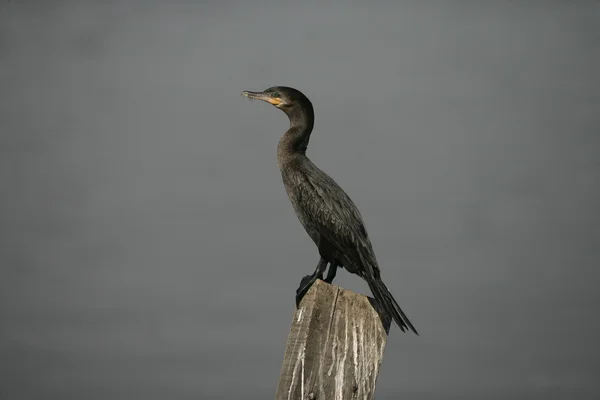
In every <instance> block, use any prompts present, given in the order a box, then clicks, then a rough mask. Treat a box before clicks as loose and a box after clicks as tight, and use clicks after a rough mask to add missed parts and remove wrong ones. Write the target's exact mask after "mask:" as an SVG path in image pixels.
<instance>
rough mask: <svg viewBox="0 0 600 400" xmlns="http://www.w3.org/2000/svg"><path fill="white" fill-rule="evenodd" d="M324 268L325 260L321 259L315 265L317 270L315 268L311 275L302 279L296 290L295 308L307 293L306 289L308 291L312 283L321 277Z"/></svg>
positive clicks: (325, 265) (325, 266)
mask: <svg viewBox="0 0 600 400" xmlns="http://www.w3.org/2000/svg"><path fill="white" fill-rule="evenodd" d="M326 268H327V260H325V259H324V258H321V259H320V260H319V263H318V264H317V268H315V272H314V273H313V274H312V275H306V276H305V277H304V278H302V281H301V282H300V286H299V287H298V289H297V290H296V307H299V306H300V301H301V300H302V298H303V297H304V295H305V294H306V292H308V289H310V287H311V286H312V285H313V283H315V281H316V280H317V279H318V278H319V277H323V272H325V269H326Z"/></svg>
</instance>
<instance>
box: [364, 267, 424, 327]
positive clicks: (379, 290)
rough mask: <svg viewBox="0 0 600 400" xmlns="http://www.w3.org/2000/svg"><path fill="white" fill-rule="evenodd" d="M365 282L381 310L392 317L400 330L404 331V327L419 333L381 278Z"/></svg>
mask: <svg viewBox="0 0 600 400" xmlns="http://www.w3.org/2000/svg"><path fill="white" fill-rule="evenodd" d="M367 283H368V284H369V288H370V289H371V292H373V296H374V297H375V300H377V302H378V303H379V304H380V305H381V307H383V310H384V311H385V312H386V313H387V314H388V315H389V316H391V317H392V318H393V319H394V322H396V324H398V326H399V327H400V329H401V330H402V332H405V331H406V329H410V330H411V331H413V332H414V333H415V334H416V335H418V334H419V333H418V332H417V330H416V329H415V327H414V326H413V324H411V323H410V321H409V320H408V317H407V316H406V314H404V312H403V311H402V309H401V308H400V306H399V305H398V303H397V302H396V299H394V296H392V294H391V293H390V291H389V290H388V288H387V287H386V286H385V284H384V283H383V281H382V280H381V279H373V280H368V281H367Z"/></svg>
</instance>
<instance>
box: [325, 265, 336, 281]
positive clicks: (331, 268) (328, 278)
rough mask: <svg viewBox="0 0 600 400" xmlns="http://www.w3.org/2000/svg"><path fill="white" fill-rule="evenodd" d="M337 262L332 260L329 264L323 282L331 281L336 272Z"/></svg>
mask: <svg viewBox="0 0 600 400" xmlns="http://www.w3.org/2000/svg"><path fill="white" fill-rule="evenodd" d="M337 268H338V263H337V261H334V262H332V263H330V264H329V270H328V271H327V276H326V277H325V282H327V283H332V282H333V280H334V279H335V274H336V273H337Z"/></svg>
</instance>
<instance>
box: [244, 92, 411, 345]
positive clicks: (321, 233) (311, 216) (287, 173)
mask: <svg viewBox="0 0 600 400" xmlns="http://www.w3.org/2000/svg"><path fill="white" fill-rule="evenodd" d="M242 94H243V95H244V96H246V97H249V98H252V99H259V100H263V101H266V102H268V103H270V104H272V105H274V106H275V107H277V108H279V109H281V110H282V111H283V112H285V113H286V115H287V116H288V118H289V119H290V128H289V129H288V131H287V132H286V133H285V134H284V135H283V136H282V137H281V139H280V140H279V145H278V147H277V164H278V166H279V169H280V170H281V176H282V178H283V184H284V186H285V190H286V191H287V194H288V197H289V199H290V201H291V203H292V205H293V207H294V211H296V215H297V216H298V219H299V220H300V223H302V226H304V229H305V230H306V232H307V233H308V235H309V236H310V237H311V239H312V240H313V241H314V242H315V244H316V245H317V248H318V250H319V254H320V256H321V259H320V260H319V263H318V265H317V268H316V270H315V272H314V274H312V275H309V276H306V277H305V278H304V279H303V280H302V283H301V284H300V287H299V288H298V291H297V297H296V301H297V303H299V301H300V299H301V298H302V296H304V294H306V292H307V291H308V289H309V288H310V286H311V285H312V284H313V283H314V282H315V280H316V279H318V278H320V279H323V273H324V272H325V269H326V267H327V264H330V267H329V271H328V273H327V277H326V278H325V281H326V282H329V283H331V282H332V281H333V279H334V277H335V274H336V270H337V267H338V266H342V267H344V268H346V270H348V271H349V272H351V273H354V274H357V275H358V276H360V277H361V278H363V279H364V280H365V281H367V283H368V285H369V288H370V289H371V291H372V292H373V296H374V297H375V299H376V300H377V301H378V302H379V303H380V304H381V305H382V307H383V309H384V310H385V312H386V313H387V314H389V316H391V317H392V318H393V320H394V321H395V322H396V324H398V326H399V327H400V329H401V330H402V331H405V329H407V328H408V329H411V330H412V331H413V332H414V333H417V331H416V329H415V328H414V327H413V325H412V324H411V323H410V321H409V320H408V318H407V317H406V315H405V314H404V313H403V312H402V309H401V308H400V306H399V305H398V303H397V302H396V300H395V299H394V297H393V296H392V294H391V293H390V292H389V291H388V289H387V287H386V286H385V284H384V283H383V281H382V280H381V275H380V270H379V265H378V264H377V259H376V258H375V253H374V252H373V247H372V246H371V241H370V240H369V235H368V234H367V231H366V229H365V226H364V223H363V221H362V217H361V215H360V212H359V211H358V208H357V207H356V205H355V204H354V203H353V202H352V200H351V199H350V197H348V195H347V194H346V193H345V192H344V191H343V190H342V188H341V187H340V186H339V185H338V184H337V183H336V182H335V181H334V180H333V179H332V178H331V177H330V176H329V175H327V174H326V173H324V172H323V171H321V170H320V169H319V168H317V166H316V165H315V164H313V162H312V161H311V160H310V159H309V158H308V157H307V156H306V148H307V146H308V141H309V139H310V134H311V132H312V129H313V125H314V111H313V106H312V104H311V102H310V100H308V98H307V97H306V96H304V94H302V93H301V92H300V91H298V90H296V89H293V88H289V87H283V86H277V87H272V88H269V89H267V90H265V91H264V92H242Z"/></svg>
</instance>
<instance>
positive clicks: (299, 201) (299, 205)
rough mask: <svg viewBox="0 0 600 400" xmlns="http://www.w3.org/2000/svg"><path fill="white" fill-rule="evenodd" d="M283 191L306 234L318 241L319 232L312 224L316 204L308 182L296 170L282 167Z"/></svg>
mask: <svg viewBox="0 0 600 400" xmlns="http://www.w3.org/2000/svg"><path fill="white" fill-rule="evenodd" d="M281 177H282V179H283V185H284V187H285V191H286V193H287V195H288V198H289V199H290V203H292V207H293V208H294V211H295V212H296V216H297V217H298V220H299V221H300V223H301V224H302V226H303V227H304V229H305V230H306V232H307V233H308V235H309V236H310V237H311V238H312V239H313V241H315V243H318V240H319V239H318V238H319V233H318V230H317V227H316V226H315V224H314V210H313V208H314V207H315V206H316V204H315V202H314V196H313V193H312V190H313V189H312V188H311V186H310V182H308V181H307V180H306V178H305V176H304V175H303V174H302V173H300V172H298V171H290V170H285V169H283V170H282V171H281Z"/></svg>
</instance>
